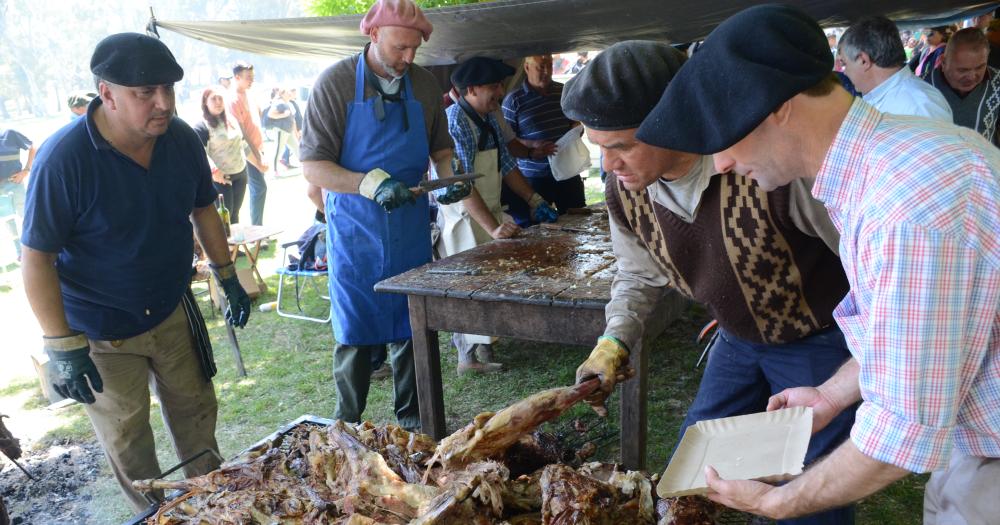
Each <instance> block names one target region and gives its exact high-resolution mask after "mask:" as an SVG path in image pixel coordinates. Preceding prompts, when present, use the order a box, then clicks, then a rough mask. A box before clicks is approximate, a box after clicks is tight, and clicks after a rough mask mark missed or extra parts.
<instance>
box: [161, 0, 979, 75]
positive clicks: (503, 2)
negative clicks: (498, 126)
mask: <svg viewBox="0 0 1000 525" xmlns="http://www.w3.org/2000/svg"><path fill="white" fill-rule="evenodd" d="M789 3H790V4H794V5H797V6H798V7H800V8H802V9H803V10H805V11H806V12H808V13H809V14H811V15H812V16H813V17H815V18H816V19H817V20H819V21H820V23H821V24H822V25H824V26H827V27H832V26H845V25H848V24H849V22H850V21H851V20H856V19H858V18H861V17H863V16H866V15H875V14H881V15H886V16H888V17H889V18H892V19H893V20H896V21H897V23H899V24H900V25H901V26H911V27H912V26H921V27H925V26H930V25H940V24H943V23H946V22H951V21H955V20H960V19H963V18H969V17H972V16H976V15H979V14H983V13H986V12H988V11H990V10H991V9H994V8H995V7H996V6H997V4H996V3H994V2H989V3H984V2H968V1H954V0H903V1H894V0H844V1H827V0H809V1H799V2H789ZM752 4H753V3H751V2H733V1H726V0H682V1H663V0H499V1H495V2H485V3H479V4H469V5H462V6H453V7H444V8H438V9H427V10H425V13H426V15H427V18H428V19H429V20H430V21H431V23H433V24H434V33H433V34H432V35H431V39H430V41H429V42H426V43H425V44H424V45H422V46H420V49H419V51H418V54H417V62H418V63H420V64H423V65H446V64H454V63H457V62H461V61H462V60H465V59H467V58H470V57H473V56H490V57H494V58H514V57H523V56H528V55H536V54H542V53H563V52H567V51H574V50H583V49H602V48H605V47H607V46H609V45H611V44H614V43H615V42H620V41H622V40H630V39H643V40H658V41H663V42H671V43H684V42H692V41H697V40H701V39H702V38H704V37H705V36H706V35H708V33H709V32H711V30H712V29H713V28H714V27H715V26H717V25H718V24H719V23H720V22H722V21H723V20H725V19H726V18H727V17H729V16H730V15H732V14H733V13H736V12H737V11H739V10H741V9H743V8H745V7H747V6H749V5H752ZM360 22H361V15H354V16H337V17H312V18H288V19H277V20H240V21H194V22H186V21H166V20H155V19H154V20H153V21H152V22H151V25H152V26H153V27H157V28H163V29H168V30H170V31H175V32H177V33H180V34H182V35H185V36H189V37H191V38H196V39H198V40H202V41H205V42H208V43H210V44H215V45H218V46H222V47H227V48H232V49H238V50H241V51H246V52H250V53H257V54H261V55H278V56H289V57H299V58H325V59H327V60H335V59H339V58H343V57H346V56H349V55H352V54H354V53H357V52H358V51H359V50H360V49H361V48H362V47H363V46H364V45H365V44H366V43H367V42H368V38H367V37H365V36H364V35H362V34H361V33H360V32H359V30H358V26H359V24H360Z"/></svg>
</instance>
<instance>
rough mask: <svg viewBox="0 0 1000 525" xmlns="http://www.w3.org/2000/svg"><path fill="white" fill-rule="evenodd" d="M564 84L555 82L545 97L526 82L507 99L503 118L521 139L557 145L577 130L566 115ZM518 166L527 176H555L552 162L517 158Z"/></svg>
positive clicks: (509, 94)
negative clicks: (563, 97)
mask: <svg viewBox="0 0 1000 525" xmlns="http://www.w3.org/2000/svg"><path fill="white" fill-rule="evenodd" d="M562 92H563V85H562V84H560V83H559V82H556V81H552V84H551V85H550V86H549V89H548V91H547V93H546V94H545V95H542V94H541V93H539V92H537V91H535V90H534V89H531V86H529V85H528V82H527V81H525V82H524V84H522V85H521V87H520V89H517V90H515V91H511V92H510V93H508V94H507V96H506V97H504V99H503V117H504V119H506V120H507V123H508V124H510V127H511V129H512V130H514V134H515V135H517V136H518V138H522V139H526V140H549V141H552V142H555V141H557V140H559V137H562V136H563V135H565V134H566V132H567V131H569V130H570V128H572V127H573V121H572V120H570V119H568V118H566V115H565V114H563V111H562V105H561V102H560V100H561V99H562ZM517 166H518V167H519V168H521V173H522V174H524V176H525V177H529V178H537V177H551V176H552V168H550V167H549V161H548V159H541V160H535V159H521V158H519V159H517Z"/></svg>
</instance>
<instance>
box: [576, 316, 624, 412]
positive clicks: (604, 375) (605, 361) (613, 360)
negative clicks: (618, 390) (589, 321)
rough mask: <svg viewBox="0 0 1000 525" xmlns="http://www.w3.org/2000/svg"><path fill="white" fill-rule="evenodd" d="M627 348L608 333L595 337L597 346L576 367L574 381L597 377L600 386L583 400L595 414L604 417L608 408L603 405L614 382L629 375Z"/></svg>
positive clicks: (579, 381)
mask: <svg viewBox="0 0 1000 525" xmlns="http://www.w3.org/2000/svg"><path fill="white" fill-rule="evenodd" d="M627 364H628V349H627V348H625V345H624V344H623V343H622V342H621V341H619V340H618V339H615V338H614V337H611V336H608V335H602V336H601V337H598V338H597V346H595V347H594V349H593V350H591V352H590V357H588V358H587V360H586V361H584V362H583V364H582V365H580V367H579V368H577V369H576V383H577V384H580V383H582V382H584V381H586V380H588V379H590V378H593V377H597V378H598V379H600V380H601V386H600V388H598V389H597V390H595V391H594V393H593V394H590V395H589V396H587V397H586V399H585V401H586V402H587V404H588V405H590V407H591V408H593V409H594V412H597V415H599V416H601V417H605V416H607V415H608V409H607V407H605V406H604V404H605V402H606V401H607V399H608V396H610V395H611V392H612V391H613V390H614V389H615V384H617V383H618V382H619V381H624V380H625V379H627V378H628V377H630V376H631V373H630V371H629V370H628V369H627V367H626V365H627Z"/></svg>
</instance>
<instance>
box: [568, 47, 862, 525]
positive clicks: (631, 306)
mask: <svg viewBox="0 0 1000 525" xmlns="http://www.w3.org/2000/svg"><path fill="white" fill-rule="evenodd" d="M684 59H685V56H684V54H683V53H681V52H680V51H677V50H676V49H674V48H673V47H671V46H669V45H666V44H660V43H655V42H643V41H630V42H622V43H619V44H615V45H613V46H611V47H610V48H608V49H606V50H605V51H604V52H602V53H601V54H600V55H599V56H598V57H597V58H595V59H594V60H591V62H590V64H589V65H588V66H587V68H586V69H584V70H583V71H582V72H581V73H580V74H579V75H577V76H576V77H575V78H573V79H572V80H570V81H569V82H568V83H567V84H566V88H565V90H564V91H563V98H562V107H563V111H564V112H565V113H566V115H567V116H568V117H569V118H572V119H574V120H578V121H580V122H582V123H583V125H584V126H585V127H586V130H587V136H588V138H589V139H590V141H591V142H593V143H594V144H597V145H599V146H601V151H602V152H603V153H604V169H605V170H606V171H607V172H608V173H609V174H611V175H613V176H610V177H608V179H607V182H606V185H605V186H606V187H605V200H606V202H607V203H608V212H609V215H610V224H611V240H612V246H613V249H614V252H615V257H616V259H617V266H618V273H617V274H616V276H615V280H614V284H613V286H612V293H611V301H610V302H609V303H608V306H607V309H606V312H607V328H606V329H605V332H604V335H603V336H602V337H601V338H599V339H598V341H597V346H596V348H594V351H593V352H592V353H591V355H590V357H589V358H588V359H587V361H585V362H584V363H583V364H582V365H581V366H580V368H579V369H578V370H577V381H578V382H580V381H584V380H586V379H588V378H589V377H593V376H598V377H600V378H601V379H602V382H603V383H602V389H601V391H600V395H598V396H594V398H592V399H590V400H589V401H590V402H591V404H592V405H595V406H596V408H598V409H599V410H600V411H603V410H604V408H603V402H604V398H606V397H607V395H608V394H609V393H610V392H611V389H612V388H613V387H614V384H615V381H616V375H618V373H619V371H620V368H621V367H622V366H624V365H625V364H626V363H627V362H628V350H629V348H632V347H633V346H634V345H635V344H636V343H638V342H639V340H640V339H641V338H642V335H643V326H644V324H645V322H646V319H647V318H648V316H649V315H651V314H652V312H653V311H654V310H655V308H656V304H657V302H658V301H661V300H663V299H664V297H665V294H667V293H669V292H670V290H676V291H678V292H680V293H681V294H683V295H685V296H687V297H690V298H692V299H694V300H696V301H698V302H701V303H703V304H705V305H706V306H707V308H708V309H709V311H710V312H711V313H712V315H714V316H715V318H716V319H718V321H719V326H720V328H719V331H718V334H717V336H716V337H714V338H713V339H712V343H711V349H710V352H709V358H708V365H707V366H706V368H705V372H704V375H703V377H702V381H701V386H700V388H699V390H698V395H697V396H696V397H695V400H694V403H693V404H692V405H691V407H690V408H689V409H688V413H687V418H686V419H685V421H684V423H683V424H682V426H681V435H683V433H684V430H685V429H686V428H687V427H688V426H690V425H693V424H694V423H697V422H698V421H701V420H704V419H715V418H720V417H729V416H736V415H742V414H749V413H753V412H761V411H763V410H764V409H765V408H766V407H767V399H768V397H769V396H771V395H772V394H775V393H777V392H780V391H782V390H783V389H785V388H788V387H792V386H797V385H799V384H810V385H818V384H820V383H822V382H823V381H826V380H827V379H829V378H830V376H832V375H833V374H834V372H836V371H837V369H838V368H839V367H840V365H842V364H843V363H844V361H846V360H847V359H849V358H850V354H849V352H848V350H847V344H846V342H845V341H844V337H843V334H842V333H841V332H840V330H838V329H837V327H836V325H834V323H833V315H832V313H833V307H834V306H835V305H836V303H837V301H839V300H840V298H841V297H843V295H844V293H846V292H847V288H848V284H847V279H846V278H845V276H844V271H843V269H842V268H841V264H840V259H839V257H837V253H836V246H837V242H838V237H837V233H836V229H835V228H834V227H833V225H832V224H831V223H830V220H829V217H828V215H827V213H826V210H825V209H824V208H823V205H822V203H820V202H818V201H816V200H815V199H813V198H812V197H811V196H810V195H809V187H808V185H806V184H803V183H802V182H801V181H800V182H799V183H797V184H794V185H790V186H788V187H785V188H783V189H782V191H777V192H772V193H770V194H768V193H767V192H765V191H764V190H763V189H761V188H760V187H758V186H757V184H756V183H754V182H753V181H752V180H750V179H746V178H743V177H739V176H736V175H734V174H721V175H720V174H718V172H717V171H716V170H715V168H714V166H713V165H712V158H711V157H709V156H704V155H700V154H697V153H685V152H681V151H675V150H670V149H664V148H660V147H656V146H653V145H650V144H648V143H645V142H642V141H640V140H637V139H636V129H637V128H639V124H640V123H642V121H643V119H644V118H646V116H647V115H648V114H649V112H650V111H651V110H652V109H653V107H654V106H655V105H656V103H657V101H659V100H660V95H661V94H662V93H663V90H664V89H666V87H667V85H668V84H669V83H670V81H671V78H672V77H673V76H674V75H675V74H677V72H678V71H683V70H684V69H683V68H682V67H681V64H682V63H683V62H684ZM684 67H687V66H684ZM664 118H671V119H676V118H680V117H679V116H677V115H671V116H668V117H664ZM852 422H853V413H852V412H851V411H845V412H844V413H842V414H841V415H840V416H839V417H838V418H837V419H836V420H835V421H833V422H832V423H831V424H830V425H828V426H827V428H826V429H825V430H824V431H823V432H821V433H819V434H817V435H816V436H814V437H813V439H812V441H811V442H810V447H809V451H808V454H807V456H806V461H807V462H812V461H815V460H817V459H818V458H819V457H821V456H823V455H826V454H828V453H829V452H830V451H831V450H833V449H834V448H835V447H837V446H838V445H839V444H840V443H841V442H843V441H844V440H845V439H846V438H847V435H848V431H849V429H850V427H851V423H852ZM852 521H853V511H852V509H850V508H844V509H836V510H833V511H830V512H826V513H823V514H819V515H816V516H811V517H809V518H806V519H803V520H796V521H795V522H796V523H838V524H844V523H851V522H852Z"/></svg>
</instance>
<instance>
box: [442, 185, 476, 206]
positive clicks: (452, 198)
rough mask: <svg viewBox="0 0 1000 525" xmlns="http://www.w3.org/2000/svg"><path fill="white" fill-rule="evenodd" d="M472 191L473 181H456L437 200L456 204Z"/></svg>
mask: <svg viewBox="0 0 1000 525" xmlns="http://www.w3.org/2000/svg"><path fill="white" fill-rule="evenodd" d="M471 193H472V183H471V182H456V183H455V184H452V185H450V186H448V189H446V190H445V191H444V193H443V194H441V196H439V197H437V201H438V202H439V203H441V204H454V203H456V202H458V201H460V200H462V199H464V198H466V197H468V196H469V194H471Z"/></svg>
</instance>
